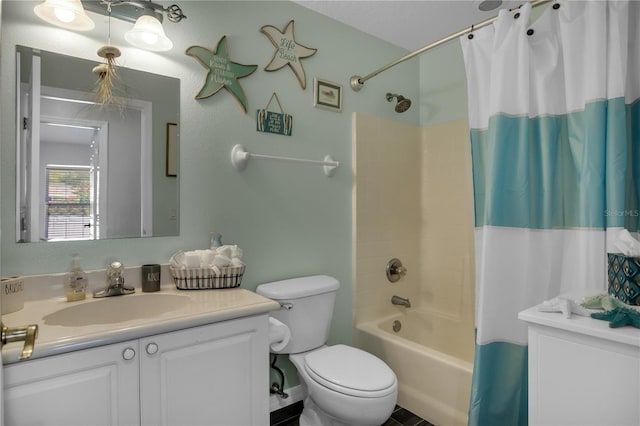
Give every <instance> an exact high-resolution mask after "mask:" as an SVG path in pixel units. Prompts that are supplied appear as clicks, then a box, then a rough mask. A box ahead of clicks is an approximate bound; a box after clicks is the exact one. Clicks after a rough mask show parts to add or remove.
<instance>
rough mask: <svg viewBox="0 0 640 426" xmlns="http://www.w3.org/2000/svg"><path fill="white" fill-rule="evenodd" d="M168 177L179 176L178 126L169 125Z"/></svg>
mask: <svg viewBox="0 0 640 426" xmlns="http://www.w3.org/2000/svg"><path fill="white" fill-rule="evenodd" d="M166 175H167V176H178V125H177V124H175V123H167V167H166Z"/></svg>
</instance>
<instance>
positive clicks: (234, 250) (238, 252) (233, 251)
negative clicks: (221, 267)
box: [231, 246, 242, 259]
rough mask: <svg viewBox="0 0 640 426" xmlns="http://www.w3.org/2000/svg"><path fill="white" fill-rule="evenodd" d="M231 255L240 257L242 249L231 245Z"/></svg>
mask: <svg viewBox="0 0 640 426" xmlns="http://www.w3.org/2000/svg"><path fill="white" fill-rule="evenodd" d="M231 257H232V258H234V257H236V258H238V259H242V249H241V248H240V247H238V246H231Z"/></svg>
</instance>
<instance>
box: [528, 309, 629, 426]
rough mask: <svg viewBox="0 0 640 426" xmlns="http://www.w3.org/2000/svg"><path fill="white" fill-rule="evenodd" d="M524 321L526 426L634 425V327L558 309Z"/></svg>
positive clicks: (530, 314)
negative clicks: (562, 311) (617, 325)
mask: <svg viewBox="0 0 640 426" xmlns="http://www.w3.org/2000/svg"><path fill="white" fill-rule="evenodd" d="M518 317H519V318H520V319H521V320H524V321H527V323H528V324H527V325H528V330H529V332H528V336H529V337H528V344H529V347H528V352H529V425H531V426H538V425H564V426H568V425H576V426H587V425H593V426H602V425H607V426H631V425H640V404H638V401H639V398H640V396H639V395H640V330H639V329H637V328H633V327H630V326H626V327H621V328H610V327H609V323H608V322H607V321H600V320H596V319H593V318H590V317H584V316H579V315H572V316H571V317H570V318H564V316H563V315H562V314H560V313H549V312H538V310H537V309H536V308H535V307H534V308H531V309H528V310H526V311H523V312H520V314H519V315H518Z"/></svg>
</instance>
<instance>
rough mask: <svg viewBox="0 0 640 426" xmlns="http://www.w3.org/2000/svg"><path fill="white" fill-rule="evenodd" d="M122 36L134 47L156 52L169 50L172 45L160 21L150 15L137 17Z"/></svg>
mask: <svg viewBox="0 0 640 426" xmlns="http://www.w3.org/2000/svg"><path fill="white" fill-rule="evenodd" d="M124 38H125V40H127V42H129V43H130V44H132V45H134V46H135V47H139V48H141V49H147V50H153V51H156V52H162V51H165V50H170V49H171V48H172V47H173V43H172V42H171V40H169V38H168V37H167V36H166V35H165V33H164V28H162V24H161V23H160V21H158V20H157V19H156V18H155V17H153V16H150V15H142V16H141V17H139V18H138V20H137V21H136V24H135V25H134V26H133V28H132V29H130V30H129V31H127V32H126V33H125V34H124Z"/></svg>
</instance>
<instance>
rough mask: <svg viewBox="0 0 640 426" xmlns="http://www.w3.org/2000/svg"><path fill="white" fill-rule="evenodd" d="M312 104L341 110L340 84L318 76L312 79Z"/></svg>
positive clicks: (336, 110)
mask: <svg viewBox="0 0 640 426" xmlns="http://www.w3.org/2000/svg"><path fill="white" fill-rule="evenodd" d="M313 83H314V84H313V86H314V88H313V106H314V107H316V108H324V109H328V110H331V111H335V112H340V111H342V86H341V85H339V84H336V83H332V82H330V81H326V80H320V79H319V78H314V79H313Z"/></svg>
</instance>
